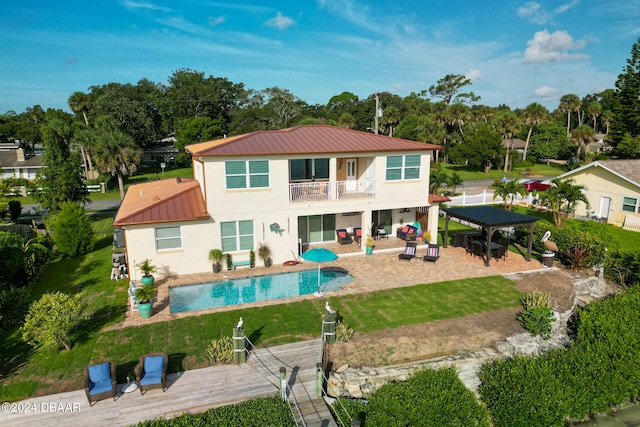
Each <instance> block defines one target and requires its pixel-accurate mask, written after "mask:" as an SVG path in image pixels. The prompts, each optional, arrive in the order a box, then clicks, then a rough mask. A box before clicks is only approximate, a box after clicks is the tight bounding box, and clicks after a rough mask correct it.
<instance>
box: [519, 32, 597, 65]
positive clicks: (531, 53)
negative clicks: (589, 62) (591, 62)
mask: <svg viewBox="0 0 640 427" xmlns="http://www.w3.org/2000/svg"><path fill="white" fill-rule="evenodd" d="M585 45H586V42H585V41H574V40H573V38H572V37H571V36H570V35H569V33H567V32H566V31H562V30H558V31H554V32H553V33H551V34H550V33H549V32H548V31H547V30H546V29H545V30H542V31H538V32H537V33H535V35H534V36H533V39H532V40H529V41H528V42H527V49H526V50H525V51H524V59H523V60H522V62H525V63H530V62H554V61H571V60H573V61H575V60H583V59H587V58H588V56H587V55H584V54H579V53H569V51H572V50H578V49H582V48H584V47H585Z"/></svg>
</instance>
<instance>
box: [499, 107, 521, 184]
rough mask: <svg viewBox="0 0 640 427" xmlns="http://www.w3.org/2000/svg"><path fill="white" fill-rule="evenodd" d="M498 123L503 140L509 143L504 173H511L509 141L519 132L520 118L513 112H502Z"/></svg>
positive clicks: (505, 156)
mask: <svg viewBox="0 0 640 427" xmlns="http://www.w3.org/2000/svg"><path fill="white" fill-rule="evenodd" d="M497 123H498V126H499V128H500V132H501V133H502V140H503V141H506V142H507V150H506V152H505V155H504V172H508V171H509V151H510V149H509V146H510V144H509V143H508V141H509V140H510V139H511V138H513V134H514V133H516V132H517V131H518V118H517V117H516V114H515V113H514V112H513V111H511V110H507V111H502V112H500V114H499V115H498V117H497Z"/></svg>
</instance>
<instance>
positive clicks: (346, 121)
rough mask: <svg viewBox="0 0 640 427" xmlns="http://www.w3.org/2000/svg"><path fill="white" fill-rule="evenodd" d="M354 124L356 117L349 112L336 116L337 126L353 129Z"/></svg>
mask: <svg viewBox="0 0 640 427" xmlns="http://www.w3.org/2000/svg"><path fill="white" fill-rule="evenodd" d="M355 124H356V118H355V117H353V114H351V113H342V115H341V116H340V117H339V118H338V126H340V127H341V128H347V129H353V126H354V125H355Z"/></svg>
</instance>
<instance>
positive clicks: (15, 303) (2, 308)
mask: <svg viewBox="0 0 640 427" xmlns="http://www.w3.org/2000/svg"><path fill="white" fill-rule="evenodd" d="M30 302H31V292H30V291H29V289H28V288H14V287H13V286H12V287H11V288H10V289H8V290H2V291H0V313H1V314H0V330H6V329H7V328H9V327H11V326H15V325H18V324H20V323H21V322H22V321H23V320H24V315H25V313H26V312H27V310H28V309H29V303H30Z"/></svg>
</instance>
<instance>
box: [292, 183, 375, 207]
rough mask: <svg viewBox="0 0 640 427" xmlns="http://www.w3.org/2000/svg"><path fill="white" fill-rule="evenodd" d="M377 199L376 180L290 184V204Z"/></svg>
mask: <svg viewBox="0 0 640 427" xmlns="http://www.w3.org/2000/svg"><path fill="white" fill-rule="evenodd" d="M372 197H375V180H374V179H365V180H359V181H355V180H354V181H338V182H334V183H331V182H298V183H292V184H289V201H290V202H310V201H326V200H336V199H340V200H343V199H365V198H372Z"/></svg>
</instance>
